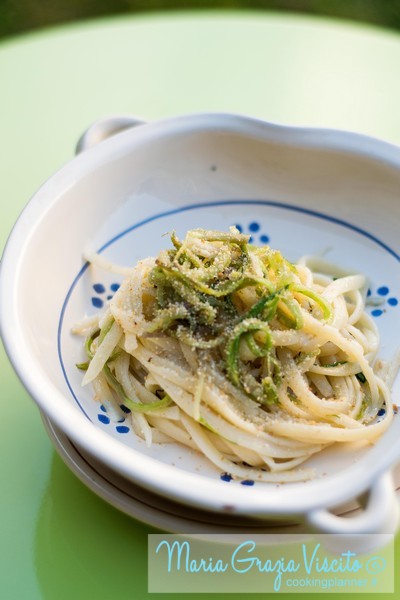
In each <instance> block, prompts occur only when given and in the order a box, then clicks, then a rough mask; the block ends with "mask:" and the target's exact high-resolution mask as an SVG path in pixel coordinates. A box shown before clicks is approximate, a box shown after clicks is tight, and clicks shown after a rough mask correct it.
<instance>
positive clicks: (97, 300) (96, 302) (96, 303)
mask: <svg viewBox="0 0 400 600" xmlns="http://www.w3.org/2000/svg"><path fill="white" fill-rule="evenodd" d="M92 304H93V306H94V307H95V308H103V304H104V302H103V300H102V299H101V298H97V296H93V297H92Z"/></svg>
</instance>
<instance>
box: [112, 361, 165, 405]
mask: <svg viewBox="0 0 400 600" xmlns="http://www.w3.org/2000/svg"><path fill="white" fill-rule="evenodd" d="M103 373H104V375H105V376H106V379H107V381H108V383H109V384H110V385H111V387H112V388H113V390H114V391H115V392H116V393H117V394H118V396H119V398H120V399H121V401H122V402H123V404H124V405H125V406H127V408H129V409H130V410H131V411H132V412H136V413H147V412H153V411H157V410H161V409H163V408H167V406H170V404H172V400H171V398H170V397H169V396H168V394H166V395H165V396H164V398H162V399H161V400H156V401H155V402H150V403H149V404H142V403H139V402H135V401H134V400H132V398H129V397H128V396H127V395H126V394H125V391H124V389H123V387H122V385H121V384H120V383H119V381H118V380H117V379H116V377H114V375H113V374H112V373H111V371H110V368H109V367H108V366H107V365H105V366H104V368H103Z"/></svg>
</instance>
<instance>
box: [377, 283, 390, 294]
mask: <svg viewBox="0 0 400 600" xmlns="http://www.w3.org/2000/svg"><path fill="white" fill-rule="evenodd" d="M376 292H377V293H378V294H379V295H380V296H387V295H388V293H389V288H388V287H386V285H382V286H381V287H380V288H378V289H377V290H376Z"/></svg>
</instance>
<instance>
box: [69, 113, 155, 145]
mask: <svg viewBox="0 0 400 600" xmlns="http://www.w3.org/2000/svg"><path fill="white" fill-rule="evenodd" d="M145 123H146V121H143V119H140V118H138V117H134V116H131V115H116V116H114V117H106V118H105V119H99V120H98V121H95V122H94V123H93V124H92V125H90V127H88V129H86V131H85V132H84V133H83V134H82V135H81V137H80V138H79V140H78V143H77V145H76V149H75V154H80V153H81V152H84V151H85V150H89V148H92V147H93V146H96V145H97V144H99V143H100V142H102V141H104V140H106V139H107V138H109V137H111V136H113V135H115V134H117V133H120V132H121V131H124V130H125V129H130V128H131V127H137V126H138V125H144V124H145Z"/></svg>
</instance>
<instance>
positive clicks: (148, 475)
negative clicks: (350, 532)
mask: <svg viewBox="0 0 400 600" xmlns="http://www.w3.org/2000/svg"><path fill="white" fill-rule="evenodd" d="M205 131H212V132H215V131H218V132H223V131H226V132H232V133H238V134H243V135H246V136H252V137H255V138H258V139H260V140H262V141H265V142H266V143H274V142H276V143H280V144H287V145H289V146H292V147H298V148H312V149H320V150H329V151H332V150H333V151H337V152H344V153H349V154H353V155H358V156H364V157H368V158H370V159H372V160H376V161H378V162H380V163H384V164H386V165H390V166H392V167H395V168H397V169H400V148H398V147H397V146H395V145H393V144H391V143H388V142H385V141H382V140H379V139H377V138H372V137H370V136H366V135H363V134H360V133H355V132H350V131H343V130H337V129H323V128H314V127H312V128H310V127H293V126H289V125H281V124H276V123H268V122H266V121H263V120H261V119H256V118H253V117H248V116H246V115H239V114H232V113H195V114H189V115H183V116H178V117H172V118H168V119H163V120H160V121H154V122H150V123H147V124H145V125H142V126H140V127H137V128H135V129H129V130H126V131H123V132H121V133H119V134H118V135H116V136H114V137H112V138H110V139H108V140H105V141H103V142H101V143H100V144H99V145H97V146H95V147H93V148H91V149H90V150H88V151H85V152H83V153H82V154H81V155H79V156H77V157H75V158H73V159H72V160H71V161H69V162H68V163H67V164H66V165H65V166H64V167H62V168H61V169H60V170H58V171H57V172H56V173H55V174H54V175H52V176H51V177H50V178H49V179H48V180H47V181H46V182H45V183H44V184H43V185H42V186H41V187H40V188H39V190H38V191H37V192H36V193H35V194H34V195H33V196H32V198H31V199H30V201H29V202H28V204H27V206H26V207H25V209H24V210H23V211H22V213H21V214H20V216H19V218H18V220H17V222H16V223H15V225H14V227H13V229H12V231H11V233H10V236H9V238H8V241H7V244H6V246H5V249H4V252H3V257H2V261H1V265H0V332H1V337H2V339H3V342H4V346H5V349H6V352H7V354H8V357H9V359H10V361H11V363H12V365H13V367H14V369H15V371H16V372H17V374H18V376H19V378H20V380H21V381H22V383H23V385H24V386H25V388H26V390H27V391H28V393H29V394H30V395H31V396H32V398H33V399H34V401H35V402H36V403H37V404H38V406H39V408H40V409H41V410H42V411H44V412H45V413H46V414H47V415H48V417H49V418H50V419H51V420H52V421H54V423H55V424H56V425H57V426H58V427H59V428H60V429H61V430H62V431H64V432H65V433H66V435H67V436H68V437H69V438H71V439H72V440H74V441H75V442H76V443H77V444H79V445H80V446H81V447H82V448H84V449H85V450H86V451H87V452H89V453H91V454H94V455H95V456H96V457H97V458H98V459H99V460H102V461H103V462H104V463H105V464H107V465H108V466H109V467H111V468H113V469H115V470H116V471H118V472H119V473H121V474H122V475H123V476H125V477H127V478H128V479H131V480H132V481H135V482H136V483H139V484H140V485H143V486H144V487H146V488H147V489H149V490H151V491H153V492H156V493H159V494H161V495H165V496H168V497H170V498H172V499H174V500H177V501H180V502H185V503H187V504H190V505H192V506H199V507H204V508H207V509H209V510H216V511H224V510H235V511H236V512H239V513H242V514H249V515H287V514H291V515H297V514H300V515H304V514H305V513H308V512H310V511H312V510H315V509H318V508H322V507H323V508H329V507H333V506H335V505H338V504H340V503H342V502H345V501H346V500H348V499H349V498H351V497H354V496H357V495H359V494H361V493H363V492H364V491H366V490H367V489H368V488H370V487H371V485H372V484H373V482H374V481H375V480H376V479H377V478H378V477H379V475H381V474H382V473H383V472H385V471H387V470H388V469H390V467H391V466H393V464H394V463H395V462H396V460H398V459H399V458H400V451H399V449H398V448H396V447H395V446H394V445H392V446H390V447H389V448H387V451H386V452H385V453H381V455H380V459H379V461H376V462H374V463H372V464H371V465H370V469H369V470H368V471H366V470H365V469H363V468H360V465H359V464H358V463H354V464H353V465H352V466H351V467H349V468H347V469H345V470H344V471H342V472H341V473H336V474H335V475H332V476H329V478H327V479H323V478H321V479H315V480H312V481H310V482H307V483H296V484H285V485H281V486H279V487H275V486H274V487H273V489H271V488H268V493H266V488H265V487H264V486H255V487H253V488H251V489H249V488H247V487H246V486H235V487H232V486H226V487H223V485H221V482H220V481H219V480H215V481H214V480H211V479H209V478H206V477H204V476H201V475H199V474H195V473H190V472H188V471H184V470H182V469H179V468H178V467H172V466H170V465H166V464H164V463H161V462H159V461H158V460H157V459H155V458H151V457H148V456H146V455H144V454H142V453H140V452H139V451H137V450H134V449H132V448H129V447H127V446H126V445H125V444H123V442H120V441H118V440H116V439H113V438H112V437H111V436H110V435H108V433H106V432H105V431H102V430H100V429H99V428H97V427H96V426H95V425H94V424H93V423H92V422H91V421H90V420H89V419H88V418H87V417H86V416H85V415H84V414H83V413H81V411H80V410H79V408H78V407H75V406H73V405H72V404H71V403H70V402H69V401H68V400H67V398H66V397H65V395H64V394H63V393H61V391H59V390H58V389H57V387H56V386H55V385H54V384H52V383H51V382H50V381H49V380H48V378H47V376H46V375H45V373H44V372H43V371H41V367H40V362H39V361H38V360H36V358H35V357H34V356H33V354H32V353H31V352H30V348H29V344H28V342H27V340H25V337H24V332H23V329H22V324H21V322H20V320H19V317H18V312H17V309H16V306H17V302H16V298H17V290H18V283H19V274H20V270H21V264H22V261H23V258H24V256H25V253H26V250H27V248H28V247H29V241H30V239H31V237H32V236H33V235H34V230H35V226H36V225H37V224H38V222H39V221H40V220H41V219H42V218H43V217H44V216H45V213H46V211H48V210H49V209H50V208H51V206H52V205H53V204H54V203H56V202H57V201H58V199H59V198H60V197H61V196H62V194H63V192H64V191H65V190H66V189H68V188H69V187H70V186H71V185H74V182H76V181H77V180H79V179H81V178H82V177H84V176H86V175H88V174H89V173H90V172H91V171H92V170H94V169H98V168H99V167H101V166H102V165H104V164H107V163H108V161H109V160H110V158H112V160H115V159H116V158H117V157H119V156H123V155H124V154H125V153H126V152H128V151H129V152H133V151H136V150H138V149H139V148H140V147H141V146H142V145H143V144H149V143H154V142H156V141H157V139H160V138H162V137H165V136H174V135H180V134H182V133H188V132H191V133H196V132H205ZM32 367H33V368H32ZM121 449H124V450H123V452H121ZM138 458H140V460H137V459H138ZM273 485H274V484H273ZM293 485H295V486H296V488H295V490H296V493H295V494H293V491H294V487H293Z"/></svg>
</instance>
